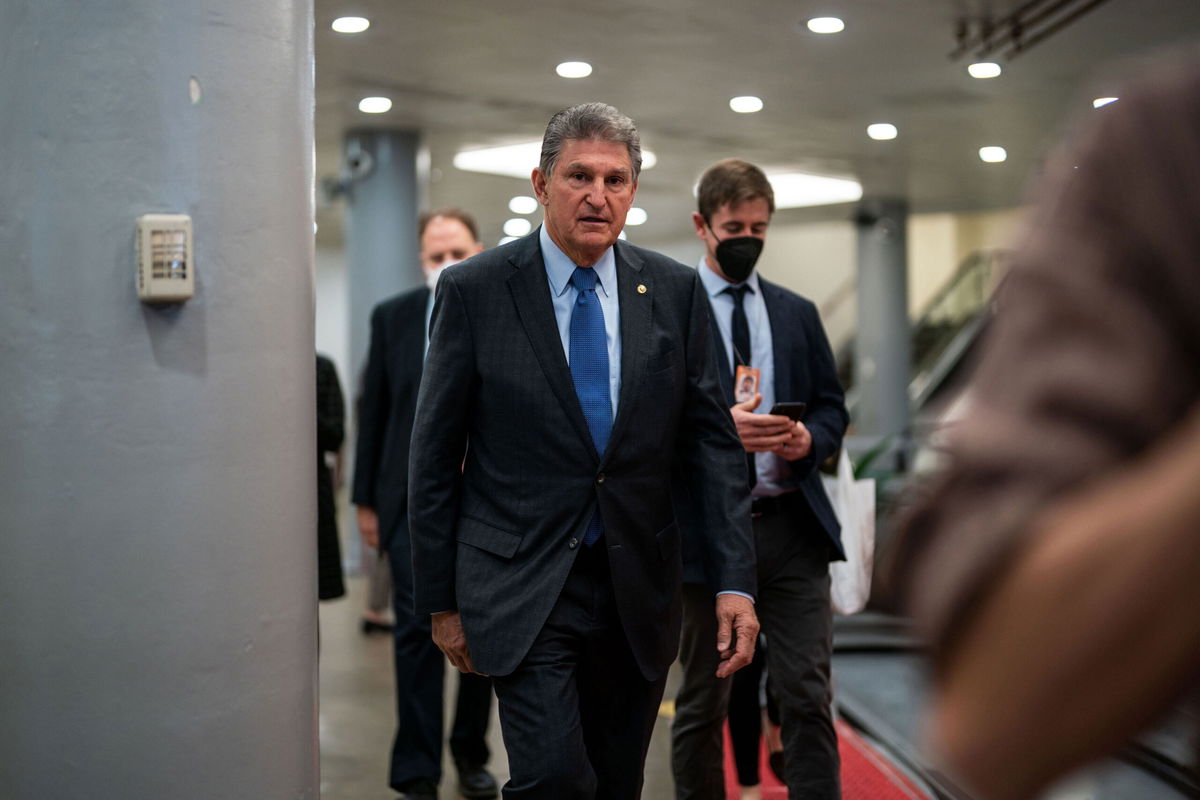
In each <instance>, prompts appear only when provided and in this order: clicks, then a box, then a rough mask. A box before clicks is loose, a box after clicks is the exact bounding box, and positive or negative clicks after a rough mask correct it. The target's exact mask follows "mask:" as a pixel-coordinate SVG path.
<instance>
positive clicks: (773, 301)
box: [677, 267, 850, 591]
mask: <svg viewBox="0 0 1200 800" xmlns="http://www.w3.org/2000/svg"><path fill="white" fill-rule="evenodd" d="M701 268H702V269H703V267H701ZM758 285H759V286H760V287H761V291H762V295H763V303H764V304H765V305H766V308H767V319H768V321H769V322H770V325H771V342H772V350H773V353H774V356H775V399H776V401H778V402H784V401H799V402H803V403H805V404H807V406H808V409H807V410H806V412H805V415H804V420H803V422H804V425H805V426H806V427H807V428H808V430H809V433H811V434H812V441H813V444H812V451H811V452H810V453H809V455H807V456H806V457H804V458H802V459H798V460H796V461H792V462H790V464H791V468H792V478H793V480H794V481H795V482H796V484H797V485H796V490H797V491H799V492H800V493H802V494H803V495H804V499H805V500H806V501H807V503H808V507H809V509H810V510H811V511H812V516H813V517H814V519H815V520H816V522H817V523H818V525H819V526H820V529H821V530H820V534H821V535H823V536H824V537H825V538H826V539H827V540H828V542H829V547H830V555H831V556H832V560H834V561H842V560H845V558H846V553H845V550H844V549H843V548H842V537H841V526H840V525H839V524H838V521H837V516H836V515H835V514H834V511H833V506H832V505H831V504H830V502H829V497H828V496H827V495H826V494H825V488H824V486H822V485H821V476H820V473H819V472H818V469H817V468H818V467H819V466H820V465H821V462H822V461H824V460H825V459H827V458H829V456H831V455H833V454H834V453H836V452H837V451H838V448H839V447H841V444H842V437H843V436H844V435H845V433H846V426H847V424H848V423H849V420H850V417H849V414H848V413H847V412H846V404H845V396H844V394H843V392H842V386H841V383H840V382H839V381H838V376H837V365H836V363H835V362H834V359H833V351H832V350H831V348H830V347H829V340H828V338H827V337H826V336H825V329H824V328H823V327H822V326H821V318H820V314H819V313H818V312H817V307H816V306H815V305H814V304H813V303H812V301H810V300H807V299H805V298H804V297H801V296H800V295H798V294H796V293H795V292H792V291H789V290H787V289H784V288H783V287H782V286H778V285H776V284H774V283H771V282H769V281H766V280H764V279H763V277H762V275H761V274H760V275H759V276H758ZM707 297H708V295H707V294H706V295H705V299H707ZM708 307H709V311H710V313H712V306H711V304H709V306H708ZM710 328H711V331H712V337H713V347H714V349H715V350H716V351H717V354H718V355H717V362H718V370H719V372H720V375H721V388H722V390H723V392H724V396H725V402H726V403H727V404H728V405H730V406H732V405H733V403H734V397H733V368H732V366H731V365H730V363H729V359H728V357H727V356H726V355H725V353H726V350H727V348H726V347H725V344H724V342H722V341H721V332H720V330H718V328H717V326H716V324H715V323H713V324H712V325H711V326H710ZM679 494H680V497H679V498H678V501H677V502H678V505H679V517H680V524H681V526H682V527H683V534H684V562H685V567H684V568H685V574H684V577H685V580H687V581H689V582H693V583H702V582H704V583H708V585H709V586H710V587H711V588H712V589H713V590H714V591H719V590H721V589H728V588H729V587H727V586H722V585H721V584H720V579H719V576H718V575H717V574H716V573H715V571H714V570H713V569H712V567H711V565H710V564H708V563H707V561H706V558H705V554H704V549H703V548H702V547H701V546H700V545H699V543H698V537H697V536H694V535H693V534H692V530H693V529H694V528H695V527H697V526H698V525H699V520H697V519H696V518H695V515H694V514H692V513H690V509H691V508H692V507H693V503H692V502H691V500H690V497H689V495H688V493H687V491H686V488H683V487H681V491H680V493H679Z"/></svg>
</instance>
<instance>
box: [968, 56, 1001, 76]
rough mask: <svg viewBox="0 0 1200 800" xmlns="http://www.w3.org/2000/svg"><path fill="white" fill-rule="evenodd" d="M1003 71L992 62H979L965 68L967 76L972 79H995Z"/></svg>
mask: <svg viewBox="0 0 1200 800" xmlns="http://www.w3.org/2000/svg"><path fill="white" fill-rule="evenodd" d="M1003 71H1004V70H1003V69H1001V68H1000V65H999V64H997V63H996V62H994V61H980V62H978V63H975V64H971V65H970V66H969V67H967V74H969V75H970V76H971V77H972V78H979V79H981V80H982V79H984V78H995V77H997V76H999V75H1000V73H1001V72H1003Z"/></svg>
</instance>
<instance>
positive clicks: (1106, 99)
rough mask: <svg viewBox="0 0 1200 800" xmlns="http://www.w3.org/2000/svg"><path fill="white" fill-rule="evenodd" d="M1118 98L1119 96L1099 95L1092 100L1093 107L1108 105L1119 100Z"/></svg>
mask: <svg viewBox="0 0 1200 800" xmlns="http://www.w3.org/2000/svg"><path fill="white" fill-rule="evenodd" d="M1117 99H1118V98H1116V97H1097V98H1096V99H1095V100H1093V101H1092V108H1100V107H1101V106H1106V105H1108V104H1109V103H1115V102H1117Z"/></svg>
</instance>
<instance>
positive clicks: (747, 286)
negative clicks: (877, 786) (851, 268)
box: [671, 159, 848, 800]
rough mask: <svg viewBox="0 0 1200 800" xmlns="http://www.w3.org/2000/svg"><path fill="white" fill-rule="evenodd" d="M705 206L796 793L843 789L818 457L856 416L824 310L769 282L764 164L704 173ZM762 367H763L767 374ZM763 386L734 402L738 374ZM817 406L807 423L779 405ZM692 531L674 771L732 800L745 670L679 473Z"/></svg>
mask: <svg viewBox="0 0 1200 800" xmlns="http://www.w3.org/2000/svg"><path fill="white" fill-rule="evenodd" d="M698 207H699V210H698V211H697V212H694V213H693V214H692V222H693V223H694V225H695V227H696V235H697V236H698V237H700V239H701V240H703V242H704V249H705V253H704V257H703V258H702V259H701V261H700V265H699V267H698V269H699V273H700V279H701V283H702V284H703V285H704V288H705V290H706V293H707V295H708V300H709V305H710V309H711V311H712V320H713V323H714V324H713V325H712V335H713V337H714V346H715V347H716V349H717V354H718V361H719V368H720V372H721V385H722V387H723V388H724V391H725V394H726V400H727V401H728V403H729V405H730V407H731V412H732V414H733V419H734V423H735V424H736V426H737V431H738V436H739V437H740V438H741V440H742V446H743V448H744V449H745V451H746V465H747V472H748V473H749V478H750V487H751V489H750V494H751V499H752V502H751V514H752V518H753V519H752V524H753V528H754V536H755V545H756V548H757V555H758V596H757V602H756V605H755V610H756V611H757V612H758V617H759V620H760V622H761V625H762V632H763V633H764V634H765V635H766V640H767V647H766V656H767V672H768V674H769V675H770V679H771V689H772V693H773V694H774V696H775V698H776V700H777V701H778V704H779V709H780V715H781V723H782V726H783V752H784V773H785V777H786V782H787V786H788V796H789V797H791V798H793V800H795V798H806V799H808V798H821V800H825V799H826V798H838V797H840V796H841V790H840V787H839V781H838V768H839V762H838V752H837V737H836V735H835V733H834V729H833V719H832V715H831V710H830V702H831V699H832V698H831V692H830V666H829V662H830V649H831V638H832V612H831V608H830V600H829V562H830V561H831V560H835V559H836V560H841V559H844V558H845V554H844V552H843V550H842V544H841V537H840V532H839V531H840V529H839V526H838V522H837V518H836V517H835V516H834V512H833V508H832V506H831V505H830V503H829V499H828V498H827V497H826V495H825V490H824V488H823V487H822V485H821V480H820V476H819V475H818V473H817V467H818V466H819V465H820V463H821V462H822V461H824V460H825V459H826V458H828V457H829V456H831V455H832V454H834V453H835V452H837V450H838V448H839V447H840V446H841V441H842V436H843V434H844V433H845V430H846V424H847V421H848V415H847V413H846V408H845V404H844V402H843V394H842V388H841V386H840V385H839V383H838V378H837V370H836V367H835V364H834V360H833V354H832V352H831V351H830V347H829V342H828V340H827V339H826V336H825V331H824V329H823V328H822V327H821V320H820V318H819V316H818V314H817V309H816V307H815V306H814V305H813V304H812V302H810V301H809V300H807V299H805V298H803V297H801V296H799V295H797V294H795V293H794V292H791V291H788V290H787V289H784V288H782V287H780V286H776V285H774V284H771V283H768V282H767V281H765V280H763V279H762V278H761V277H759V275H758V274H757V273H756V272H755V270H754V265H755V263H756V262H757V260H758V256H759V254H760V253H761V251H762V248H763V242H764V241H765V240H766V236H767V228H768V226H769V225H770V222H771V215H772V214H773V213H774V211H775V196H774V192H773V191H772V189H771V184H770V182H769V181H768V180H767V177H766V175H765V174H763V172H762V170H760V169H759V168H758V167H756V166H754V165H753V164H749V163H747V162H745V161H740V160H738V159H725V160H724V161H720V162H718V163H717V164H715V165H713V166H712V167H710V168H709V169H708V171H707V172H705V173H704V175H703V176H702V177H701V179H700V184H699V190H698ZM755 371H756V372H755ZM747 374H750V375H756V376H757V385H758V391H757V392H756V393H755V394H754V396H753V397H752V398H751V399H749V400H748V401H746V402H741V403H735V401H734V389H735V376H745V375H747ZM777 403H804V404H805V405H806V407H807V408H806V410H805V411H804V413H803V414H802V415H799V414H796V413H795V411H794V410H793V415H794V416H800V417H801V418H800V419H791V418H789V417H788V416H786V415H784V414H782V413H768V412H769V411H770V410H771V409H772V408H773V407H774V406H775V404H777ZM677 486H678V491H677V492H676V514H677V516H678V518H679V522H680V527H681V530H682V531H683V534H684V570H685V571H684V580H685V584H684V594H683V600H684V604H683V613H684V617H683V639H682V643H681V646H680V661H681V663H682V665H683V669H684V676H683V683H682V685H681V687H680V690H679V694H678V696H677V698H676V701H675V722H674V724H673V725H672V729H671V734H672V768H673V771H674V775H675V787H676V797H677V798H678V800H685V799H686V800H697V799H700V798H702V799H703V800H718V799H720V800H723V798H724V797H725V781H724V772H723V769H722V756H721V742H722V737H721V726H722V723H723V722H724V719H725V715H726V709H727V707H728V703H729V691H730V681H731V680H732V678H717V677H715V673H716V669H717V664H718V661H717V652H716V650H715V649H714V648H713V647H712V639H713V632H714V631H713V628H714V624H715V623H714V620H713V615H712V603H713V599H712V598H713V593H714V591H715V590H716V589H718V588H719V587H714V586H713V585H712V576H711V575H710V574H709V573H710V572H711V570H709V569H708V565H707V564H706V563H705V561H704V558H703V555H702V552H701V551H700V549H699V548H698V546H697V544H696V542H695V539H694V536H693V535H692V534H693V531H694V530H695V529H696V526H697V524H698V523H697V521H696V520H695V519H694V511H691V509H693V508H694V507H695V503H693V502H692V501H691V499H690V498H689V497H688V496H687V492H686V489H685V488H684V487H683V486H682V482H681V481H680V482H677Z"/></svg>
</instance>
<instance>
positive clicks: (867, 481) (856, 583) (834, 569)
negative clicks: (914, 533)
mask: <svg viewBox="0 0 1200 800" xmlns="http://www.w3.org/2000/svg"><path fill="white" fill-rule="evenodd" d="M826 490H827V491H828V492H829V499H830V501H831V502H832V503H833V510H834V512H835V513H836V514H837V518H838V522H840V523H841V525H842V547H843V548H844V549H845V550H846V560H845V561H834V562H831V563H830V565H829V577H830V595H831V597H832V600H833V610H834V611H835V612H836V613H838V614H855V613H857V612H859V611H862V610H863V608H864V607H865V606H866V605H867V598H868V597H869V596H870V594H871V570H872V569H873V567H874V564H875V479H874V478H860V479H855V477H854V470H853V469H852V468H851V466H850V457H849V456H847V455H846V451H845V450H842V454H841V455H840V456H839V457H838V474H837V480H827V482H826Z"/></svg>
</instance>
